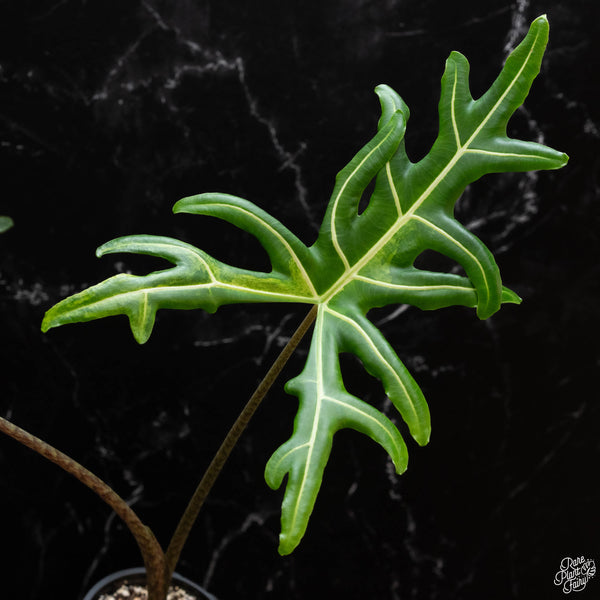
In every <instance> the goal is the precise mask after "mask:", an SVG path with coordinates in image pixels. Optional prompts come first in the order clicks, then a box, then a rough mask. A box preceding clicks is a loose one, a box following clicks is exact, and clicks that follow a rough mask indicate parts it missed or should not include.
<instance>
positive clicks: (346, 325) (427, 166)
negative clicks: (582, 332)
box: [42, 17, 567, 554]
mask: <svg viewBox="0 0 600 600" xmlns="http://www.w3.org/2000/svg"><path fill="white" fill-rule="evenodd" d="M547 40H548V22H547V20H546V18H545V17H540V18H538V19H536V20H535V21H534V22H533V23H532V25H531V27H530V30H529V32H528V34H527V36H526V37H525V39H524V40H523V42H522V43H521V44H520V45H519V46H518V47H517V48H516V49H515V51H514V52H513V53H512V54H511V55H510V56H509V58H508V59H507V61H506V63H505V65H504V67H503V69H502V71H501V72H500V74H499V76H498V77H497V79H496V80H495V81H494V83H493V84H492V85H491V87H490V89H489V90H488V91H487V92H486V93H485V94H484V95H483V96H482V97H481V98H479V99H477V100H474V99H473V98H472V95H471V92H470V90H469V81H468V79H469V78H468V76H469V64H468V62H467V59H466V58H465V57H464V56H462V55H461V54H459V53H457V52H453V53H452V54H451V55H450V57H449V58H448V61H447V63H446V69H445V71H444V75H443V77H442V84H441V97H440V103H439V133H438V136H437V139H436V141H435V143H434V144H433V146H432V148H431V151H430V152H429V153H428V155H427V156H426V157H425V158H423V159H422V160H421V161H419V162H418V163H412V162H411V161H410V160H409V159H408V156H407V154H406V151H405V147H404V140H403V136H404V131H405V128H406V124H407V121H408V119H409V110H408V107H407V106H406V104H405V103H404V102H403V101H402V99H401V98H400V96H399V95H398V94H397V93H396V92H395V91H394V90H392V89H391V88H390V87H388V86H385V85H382V86H378V87H377V88H376V93H377V94H378V96H379V100H380V103H381V118H380V119H379V123H378V131H377V133H376V135H375V136H374V138H373V139H372V140H371V141H370V142H369V143H367V144H366V145H365V146H364V147H363V148H362V149H361V150H360V151H359V152H358V153H357V154H356V156H355V157H354V158H353V159H352V160H351V161H350V163H349V164H348V165H347V166H346V167H344V168H343V169H342V170H341V171H340V172H339V173H338V176H337V178H336V182H335V186H334V189H333V192H332V196H331V200H330V202H329V205H328V207H327V211H326V213H325V216H324V219H323V223H322V226H321V229H320V231H319V235H318V238H317V240H316V242H315V243H314V244H313V245H312V246H311V247H310V248H309V247H307V246H305V245H304V244H303V243H302V242H301V241H300V240H299V239H298V238H296V236H295V235H294V234H292V233H291V232H290V231H289V230H288V229H287V228H286V227H284V226H283V225H282V224H281V223H280V222H279V221H277V220H276V219H274V218H273V217H271V216H270V215H268V214H267V213H266V212H265V211H263V210H261V209H260V208H258V207H257V206H255V205H254V204H252V203H250V202H248V201H246V200H243V199H241V198H236V197H233V196H229V195H226V194H214V193H213V194H201V195H199V196H194V197H191V198H186V199H184V200H181V201H180V202H178V203H177V204H176V205H175V209H174V210H175V212H189V213H194V214H199V215H208V216H213V217H217V218H220V219H224V220H226V221H228V222H229V223H231V224H233V225H235V226H237V227H239V228H241V229H243V230H246V231H248V232H250V233H251V234H253V235H254V236H256V237H257V239H258V240H259V241H260V243H261V244H262V245H263V246H264V248H265V250H266V251H267V253H268V255H269V257H270V260H271V265H272V269H271V271H270V272H268V273H262V272H256V271H248V270H244V269H240V268H237V267H233V266H230V265H227V264H224V263H222V262H220V261H218V260H216V259H214V258H212V257H211V256H209V255H208V254H206V253H205V252H203V251H202V250H199V249H197V248H195V247H193V246H191V245H189V244H185V243H183V242H179V241H177V240H173V239H170V238H162V237H155V236H129V237H126V238H119V239H117V240H114V241H112V242H109V243H108V244H106V245H104V246H103V247H101V248H100V249H99V255H101V254H105V253H110V252H135V253H141V254H150V255H154V256H159V257H162V258H164V259H166V260H167V261H169V262H170V263H172V265H174V266H173V267H171V268H168V269H165V270H162V271H157V272H155V273H150V274H149V275H145V276H134V275H126V274H121V275H117V276H115V277H112V278H110V279H108V280H106V281H104V282H102V283H100V284H98V285H96V286H93V287H91V288H89V289H87V290H85V291H83V292H81V293H79V294H76V295H74V296H72V297H70V298H67V299H65V300H63V301H62V302H60V303H58V304H57V305H56V306H54V307H53V308H51V309H50V310H49V311H48V313H47V314H46V317H45V319H44V322H43V324H42V328H43V329H44V330H47V329H49V328H50V327H55V326H57V325H62V324H64V323H72V322H76V321H87V320H91V319H97V318H102V317H105V316H110V315H116V314H124V315H127V316H128V317H129V321H130V324H131V329H132V331H133V333H134V336H135V337H136V339H137V340H138V341H139V342H144V341H146V339H148V337H149V335H150V333H151V331H152V327H153V325H154V320H155V314H156V311H157V310H158V309H160V308H182V309H192V308H201V309H203V310H206V311H208V312H213V311H215V310H216V309H217V308H218V307H219V306H221V305H223V304H228V303H229V304H231V303H239V302H263V301H264V302H299V303H306V304H316V305H318V307H319V310H318V316H317V319H316V323H315V330H314V333H313V337H312V340H311V347H310V351H309V356H308V359H307V362H306V365H305V367H304V369H303V371H302V372H301V373H300V375H298V376H297V377H295V378H294V379H292V380H291V381H290V382H288V384H287V386H286V389H287V391H288V392H290V393H291V394H294V395H295V396H297V397H298V399H299V409H298V413H297V415H296V419H295V422H294V430H293V433H292V435H291V437H290V438H289V439H288V440H287V441H286V442H285V443H284V444H283V445H282V446H281V447H280V448H279V449H278V450H277V451H276V452H275V453H274V454H273V456H272V457H271V459H270V460H269V462H268V463H267V466H266V470H265V478H266V481H267V483H268V484H269V485H270V486H271V487H272V488H278V487H279V486H280V485H281V484H282V483H283V481H284V480H285V479H286V478H287V484H286V490H285V495H284V499H283V504H282V534H281V540H280V552H281V553H282V554H287V553H289V552H291V551H292V550H293V549H294V548H295V547H296V546H297V545H298V543H299V542H300V540H301V539H302V536H303V535H304V533H305V530H306V527H307V524H308V520H309V517H310V514H311V512H312V510H313V507H314V503H315V500H316V497H317V494H318V491H319V489H320V486H321V482H322V478H323V473H324V469H325V466H326V464H327V461H328V457H329V453H330V451H331V447H332V443H333V438H334V435H335V433H336V432H337V431H338V430H340V429H343V428H351V429H355V430H357V431H360V432H362V433H364V434H365V435H368V436H369V437H371V438H372V439H373V440H374V441H375V442H377V443H378V444H380V445H381V446H382V448H383V449H384V450H385V451H386V452H387V453H388V454H389V456H390V458H391V459H392V461H393V463H394V465H395V467H396V470H397V472H398V473H401V472H402V471H404V470H405V469H406V466H407V459H408V454H407V449H406V445H405V442H404V440H403V439H402V436H401V434H400V432H399V431H398V429H397V427H396V426H395V425H394V424H393V423H392V421H391V420H390V419H389V418H387V417H386V416H385V415H383V414H382V413H381V412H380V411H378V410H376V409H375V408H374V407H372V406H370V405H368V404H367V403H365V402H364V401H363V400H360V399H359V398H356V397H355V396H353V395H351V394H349V393H348V392H347V390H346V389H345V387H344V382H343V378H342V375H341V370H340V364H339V355H340V353H342V352H350V353H352V354H354V355H355V356H357V357H358V358H359V359H360V361H361V362H362V364H363V365H364V367H365V369H366V370H367V371H368V372H369V373H371V374H372V375H374V376H375V377H376V378H378V379H379V380H380V381H381V382H382V385H383V388H384V390H385V393H386V395H387V396H388V397H389V399H390V400H391V401H392V403H393V404H394V406H395V407H396V409H397V410H398V412H399V414H400V415H401V417H402V418H403V420H404V421H405V423H406V424H407V426H408V429H409V431H410V434H411V435H412V437H413V438H414V439H415V440H416V441H417V443H419V444H422V445H423V444H426V443H427V442H428V440H429V435H430V431H431V426H430V415H429V410H428V407H427V404H426V402H425V399H424V397H423V394H422V392H421V390H420V388H419V386H418V385H417V384H416V382H415V381H414V379H413V378H412V376H411V375H410V373H409V372H408V370H407V369H406V368H405V366H404V365H403V363H402V361H401V360H400V358H399V357H398V355H397V354H396V352H395V351H394V349H393V348H392V347H391V345H390V344H389V343H388V342H387V340H386V339H385V337H384V336H383V334H382V333H381V332H380V331H379V330H378V329H377V328H376V327H375V326H374V325H373V324H372V323H371V322H370V321H369V319H368V317H367V314H368V312H369V310H371V309H372V308H376V307H381V306H386V305H388V304H393V303H406V304H411V305H414V306H416V307H419V308H421V309H423V310H434V309H438V308H443V307H449V306H455V305H461V306H469V307H474V308H476V310H477V314H478V316H479V317H480V318H482V319H485V318H488V317H489V316H491V315H492V314H493V313H494V312H496V311H497V310H498V309H499V307H500V305H501V304H502V303H506V302H508V303H519V302H520V299H519V298H518V296H517V295H516V294H515V293H514V292H511V291H510V290H508V289H507V288H505V287H503V286H502V283H501V277H500V273H499V270H498V266H497V265H496V262H495V260H494V257H493V256H492V254H491V252H490V251H489V250H488V249H487V248H486V246H485V245H484V244H483V243H482V242H481V241H480V240H479V239H478V238H477V237H476V236H474V235H473V234H472V233H471V232H469V231H468V230H467V229H465V228H464V227H463V226H462V225H461V224H460V223H459V222H458V221H457V220H456V219H455V218H454V215H453V210H454V205H455V203H456V200H457V199H458V197H459V196H460V194H461V193H462V191H463V190H464V189H465V187H466V186H467V185H468V184H469V183H471V182H472V181H475V180H476V179H478V178H479V177H481V176H482V175H484V174H486V173H493V172H503V171H509V170H510V171H525V170H530V169H556V168H559V167H562V166H563V165H564V164H565V163H566V162H567V156H566V155H565V154H563V153H560V152H557V151H556V150H553V149H551V148H548V147H546V146H542V145H540V144H535V143H532V142H527V141H522V140H514V139H511V138H509V137H508V136H507V134H506V127H507V123H508V120H509V119H510V117H511V116H512V115H513V113H514V112H515V110H517V108H518V107H519V106H520V105H521V103H522V102H523V101H524V99H525V97H526V96H527V93H528V91H529V88H530V86H531V84H532V82H533V79H534V78H535V77H536V75H537V73H538V72H539V68H540V64H541V60H542V56H543V53H544V49H545V46H546V43H547ZM373 179H375V187H374V190H373V193H372V195H371V197H370V200H369V203H368V206H367V208H366V209H365V210H364V211H363V212H362V213H361V214H359V212H358V207H359V203H360V200H361V198H362V195H363V193H364V191H365V189H366V188H367V186H368V185H369V183H370V182H371V181H372V180H373ZM425 250H434V251H437V252H440V253H442V254H444V255H446V256H448V257H449V258H451V259H453V260H454V261H456V262H457V263H458V264H459V265H461V266H462V267H463V268H464V271H465V273H466V277H463V276H460V275H457V274H453V273H438V272H430V271H425V270H420V269H417V268H416V267H415V265H414V263H415V260H416V258H417V257H418V256H419V255H420V254H421V253H422V252H424V251H425Z"/></svg>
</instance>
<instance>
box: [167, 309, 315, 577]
mask: <svg viewBox="0 0 600 600" xmlns="http://www.w3.org/2000/svg"><path fill="white" fill-rule="evenodd" d="M317 309H318V306H317V305H314V306H313V307H312V308H311V310H310V312H309V313H308V314H307V315H306V317H305V318H304V320H303V321H302V323H300V325H299V327H298V329H296V331H295V332H294V334H293V335H292V337H291V338H290V340H289V341H288V343H287V344H286V345H285V347H284V348H283V350H282V351H281V353H280V354H279V356H278V357H277V358H276V359H275V362H274V363H273V364H272V365H271V368H270V369H269V370H268V372H267V374H266V375H265V376H264V378H263V380H262V381H261V382H260V383H259V384H258V387H257V388H256V390H255V391H254V393H253V394H252V396H251V397H250V400H248V403H247V404H246V406H245V407H244V408H243V409H242V412H241V413H240V415H239V416H238V418H237V420H236V421H235V423H234V424H233V426H232V427H231V429H230V430H229V432H228V433H227V435H226V436H225V439H224V440H223V443H222V444H221V446H220V447H219V449H218V450H217V453H216V454H215V456H214V458H213V460H212V461H211V463H210V465H209V466H208V468H207V469H206V472H205V473H204V476H203V477H202V479H201V480H200V483H199V484H198V487H197V488H196V491H195V492H194V495H193V496H192V498H191V500H190V501H189V503H188V505H187V507H186V509H185V511H184V513H183V515H182V517H181V520H180V521H179V524H178V525H177V529H176V530H175V533H174V534H173V537H172V538H171V542H170V543H169V547H168V548H167V552H166V561H167V575H168V577H170V576H172V574H173V571H174V570H175V565H176V564H177V561H178V560H179V556H180V555H181V551H182V549H183V546H184V545H185V542H186V541H187V539H188V537H189V534H190V531H191V529H192V527H193V525H194V523H195V521H196V519H197V517H198V513H199V512H200V509H201V508H202V505H203V504H204V501H205V500H206V497H207V496H208V493H209V492H210V490H211V489H212V487H213V485H214V483H215V481H216V480H217V477H218V476H219V474H220V472H221V470H222V469H223V466H224V465H225V462H226V461H227V458H228V457H229V455H230V454H231V451H232V450H233V448H234V447H235V445H236V443H237V441H238V440H239V438H240V436H241V435H242V433H243V431H244V429H246V427H247V425H248V423H249V422H250V419H251V418H252V415H253V414H254V412H255V411H256V409H257V408H258V406H259V405H260V403H261V401H262V399H263V398H264V397H265V395H266V394H267V392H268V391H269V389H270V387H271V386H272V385H273V383H274V381H275V379H276V378H277V376H278V375H279V373H280V372H281V370H282V369H283V367H284V365H285V363H286V362H287V361H288V359H289V358H290V356H291V355H292V353H293V352H294V350H295V349H296V347H297V346H298V344H299V343H300V340H301V339H302V338H303V337H304V334H305V333H306V332H307V331H308V329H309V328H310V326H311V325H312V323H313V321H314V320H315V317H316V315H317Z"/></svg>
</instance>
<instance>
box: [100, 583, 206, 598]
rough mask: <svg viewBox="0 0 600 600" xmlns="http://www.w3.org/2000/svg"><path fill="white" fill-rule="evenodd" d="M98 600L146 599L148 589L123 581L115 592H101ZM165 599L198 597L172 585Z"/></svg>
mask: <svg viewBox="0 0 600 600" xmlns="http://www.w3.org/2000/svg"><path fill="white" fill-rule="evenodd" d="M98 600H148V590H147V589H146V586H143V585H131V584H129V583H124V584H123V585H121V586H120V587H119V589H118V590H117V591H116V592H112V593H111V594H102V595H101V596H100V597H99V598H98ZM167 600H198V597H197V596H192V595H190V594H188V593H187V592H186V591H185V590H182V589H181V588H180V587H177V586H174V587H170V588H169V592H168V594H167Z"/></svg>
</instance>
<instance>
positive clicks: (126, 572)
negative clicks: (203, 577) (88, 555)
mask: <svg viewBox="0 0 600 600" xmlns="http://www.w3.org/2000/svg"><path fill="white" fill-rule="evenodd" d="M145 574H146V569H145V568H144V567H132V568H131V569H122V570H120V571H115V572H114V573H110V574H109V575H106V577H103V578H102V579H101V580H100V581H98V582H97V583H96V584H95V585H94V586H93V587H92V588H91V589H90V590H89V591H88V592H87V594H86V595H85V596H84V597H83V600H95V598H96V596H97V595H98V594H99V593H100V592H101V591H102V588H104V587H106V586H107V585H108V584H110V583H112V582H113V581H118V580H119V579H125V578H127V577H131V576H132V575H136V576H137V575H145ZM173 582H174V583H181V584H184V585H186V586H187V587H189V588H190V589H191V590H192V591H194V592H198V593H200V594H204V596H203V597H200V598H199V599H198V600H217V598H216V597H215V596H213V595H212V594H211V593H210V592H207V591H206V590H205V589H204V588H203V587H201V586H199V585H198V584H197V583H195V582H194V581H192V580H191V579H188V578H187V577H184V576H183V575H180V574H179V573H173Z"/></svg>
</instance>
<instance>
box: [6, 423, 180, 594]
mask: <svg viewBox="0 0 600 600" xmlns="http://www.w3.org/2000/svg"><path fill="white" fill-rule="evenodd" d="M0 431H2V432H3V433H5V434H6V435H8V436H10V437H11V438H13V439H14V440H16V441H17V442H20V443H21V444H23V445H24V446H27V447H28V448H30V449H31V450H33V451H35V452H37V453H38V454H40V455H41V456H43V457H44V458H47V459H48V460H49V461H51V462H53V463H54V464H56V465H58V466H59V467H60V468H61V469H63V470H64V471H66V472H67V473H69V475H72V476H73V477H75V478H76V479H78V480H79V481H80V482H81V483H83V484H84V485H86V486H87V487H88V488H90V489H91V490H92V491H93V492H95V493H96V494H97V495H98V496H99V497H100V498H101V499H102V500H104V502H106V504H108V505H109V506H110V507H111V508H112V509H113V510H114V511H115V513H117V515H118V516H119V517H121V519H122V520H123V521H124V523H125V525H127V527H128V529H129V531H131V534H132V535H133V537H134V538H135V541H136V542H137V545H138V546H139V549H140V552H141V554H142V558H143V560H144V566H145V567H146V573H147V578H148V589H149V590H150V588H151V587H152V588H153V589H154V590H156V592H155V594H154V595H152V596H150V595H149V597H148V600H162V598H164V595H163V596H162V598H161V596H160V592H159V590H160V591H162V590H165V592H166V589H167V586H168V583H169V580H170V578H167V570H166V568H165V564H166V563H165V554H164V552H163V549H162V548H161V547H160V544H159V543H158V541H157V540H156V538H155V537H154V534H153V533H152V531H151V530H150V529H149V528H148V527H147V526H146V525H144V524H143V523H142V521H141V520H140V518H139V517H138V516H137V515H136V513H135V512H134V511H133V509H132V508H131V507H130V506H129V505H128V504H127V502H125V500H123V498H121V496H119V495H118V494H117V493H116V492H115V491H114V490H113V489H112V488H111V487H110V486H109V485H108V484H107V483H105V482H104V481H102V479H100V478H99V477H98V476H97V475H94V473H92V472H91V471H88V469H86V468H85V467H84V466H83V465H81V464H79V463H78V462H77V461H76V460H73V459H72V458H71V457H70V456H67V455H66V454H64V453H63V452H61V451H60V450H57V449H56V448H54V447H53V446H51V445H50V444H48V443H47V442H44V440H41V439H40V438H38V437H36V436H35V435H32V434H31V433H29V432H27V431H25V430H24V429H21V428H20V427H19V426H17V425H15V424H14V423H11V422H10V421H7V420H6V419H4V418H2V417H0Z"/></svg>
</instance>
